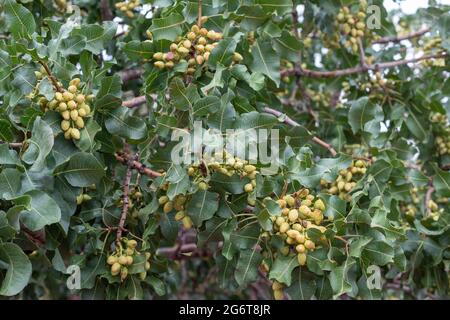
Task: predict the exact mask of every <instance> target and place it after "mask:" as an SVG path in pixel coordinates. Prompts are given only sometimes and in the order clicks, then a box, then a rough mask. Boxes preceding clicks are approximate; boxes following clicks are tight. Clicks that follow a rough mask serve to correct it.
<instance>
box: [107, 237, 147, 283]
mask: <svg viewBox="0 0 450 320" xmlns="http://www.w3.org/2000/svg"><path fill="white" fill-rule="evenodd" d="M136 247H137V241H136V240H128V239H127V238H122V239H121V243H120V245H118V246H117V248H116V251H115V252H114V253H113V254H111V255H109V256H108V258H107V259H106V263H107V264H108V265H110V266H111V275H112V276H114V277H115V276H118V275H120V280H121V281H122V282H123V281H125V279H126V278H127V277H128V268H129V267H130V266H131V265H133V263H134V258H135V257H136V256H140V255H141V252H139V251H138V250H137V249H136ZM144 254H145V260H146V261H145V265H144V268H145V271H143V272H141V273H140V274H139V277H140V278H141V280H144V279H145V277H146V276H147V271H148V270H150V261H149V260H150V257H151V254H150V252H145V253H144Z"/></svg>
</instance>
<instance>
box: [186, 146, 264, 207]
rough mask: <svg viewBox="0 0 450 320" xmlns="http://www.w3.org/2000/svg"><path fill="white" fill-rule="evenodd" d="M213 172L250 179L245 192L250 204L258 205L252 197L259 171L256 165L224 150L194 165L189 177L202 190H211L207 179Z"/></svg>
mask: <svg viewBox="0 0 450 320" xmlns="http://www.w3.org/2000/svg"><path fill="white" fill-rule="evenodd" d="M213 172H219V173H221V174H224V175H227V176H229V177H231V176H232V175H235V174H237V175H239V176H240V177H241V178H243V177H247V178H249V179H250V182H249V183H247V184H245V185H244V190H243V191H244V192H246V193H247V194H248V196H247V202H248V204H249V205H251V206H254V205H255V204H256V199H255V198H254V197H253V196H252V195H253V194H254V190H255V187H256V176H257V174H258V173H259V171H258V170H257V168H256V167H255V166H254V165H252V164H249V163H248V161H247V160H243V159H240V158H239V157H235V156H233V155H232V154H230V153H229V152H227V151H225V150H224V151H221V152H220V151H219V152H216V153H215V154H214V155H213V156H205V157H204V158H203V160H202V161H201V162H200V163H198V164H193V165H192V166H190V167H189V168H188V175H189V176H191V177H193V178H194V182H195V183H197V184H198V187H199V188H200V189H202V190H207V189H208V188H209V185H208V181H207V177H208V173H213Z"/></svg>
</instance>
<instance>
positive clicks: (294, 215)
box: [288, 209, 298, 222]
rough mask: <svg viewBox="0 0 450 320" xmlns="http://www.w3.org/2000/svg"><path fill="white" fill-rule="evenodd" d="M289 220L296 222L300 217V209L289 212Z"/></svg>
mask: <svg viewBox="0 0 450 320" xmlns="http://www.w3.org/2000/svg"><path fill="white" fill-rule="evenodd" d="M288 218H289V221H291V222H294V221H296V220H297V219H298V211H297V209H292V210H290V211H289V214H288Z"/></svg>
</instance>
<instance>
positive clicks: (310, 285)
mask: <svg viewBox="0 0 450 320" xmlns="http://www.w3.org/2000/svg"><path fill="white" fill-rule="evenodd" d="M316 289H317V283H316V277H315V276H314V274H312V273H311V272H308V271H307V270H306V269H305V268H297V269H296V270H294V272H293V278H292V284H291V285H290V286H289V287H287V288H286V289H285V291H286V292H287V293H288V294H289V296H290V297H291V298H292V299H295V300H309V299H311V298H312V296H313V295H314V293H315V292H316ZM318 299H321V298H320V297H318Z"/></svg>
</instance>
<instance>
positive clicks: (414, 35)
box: [372, 27, 431, 44]
mask: <svg viewBox="0 0 450 320" xmlns="http://www.w3.org/2000/svg"><path fill="white" fill-rule="evenodd" d="M430 30H431V28H429V27H428V28H425V29H422V30H419V31H416V32H412V33H409V34H407V35H403V36H399V35H396V36H389V37H383V38H380V39H378V40H375V41H373V42H372V43H373V44H375V43H378V44H384V43H389V42H400V41H403V40H409V39H413V38H417V37H420V36H422V35H424V34H425V33H427V32H428V31H430Z"/></svg>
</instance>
